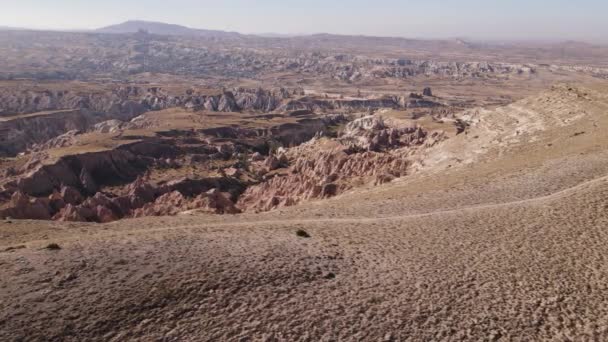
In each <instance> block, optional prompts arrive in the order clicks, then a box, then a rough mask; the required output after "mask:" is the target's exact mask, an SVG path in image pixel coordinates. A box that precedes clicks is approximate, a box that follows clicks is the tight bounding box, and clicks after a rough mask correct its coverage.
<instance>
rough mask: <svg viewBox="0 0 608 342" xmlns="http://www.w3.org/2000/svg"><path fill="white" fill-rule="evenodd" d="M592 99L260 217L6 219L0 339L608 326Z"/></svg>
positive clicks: (606, 333) (603, 117)
mask: <svg viewBox="0 0 608 342" xmlns="http://www.w3.org/2000/svg"><path fill="white" fill-rule="evenodd" d="M594 113H595V114H594V115H595V116H594V120H593V121H589V120H584V119H583V120H582V121H581V122H580V123H576V124H574V126H572V125H571V126H567V127H558V128H555V129H551V130H548V131H546V132H540V133H536V136H535V139H533V142H526V141H522V142H520V143H518V144H515V145H513V146H508V147H504V148H502V149H501V150H500V151H499V152H500V153H498V152H496V153H494V152H489V154H487V156H486V157H484V158H483V159H480V160H478V161H477V162H475V163H472V164H468V165H461V166H455V167H451V168H448V169H445V170H443V171H441V172H435V173H419V174H414V175H412V176H411V177H408V178H407V179H403V180H400V181H396V182H393V183H390V184H387V185H385V186H382V187H377V188H371V189H359V190H357V191H353V192H351V193H347V194H345V195H343V196H340V197H337V198H335V199H332V200H327V201H322V202H312V203H308V204H304V205H301V206H296V207H291V208H285V209H281V210H276V211H273V212H270V213H265V214H244V215H238V216H221V217H219V216H202V215H184V216H178V217H163V218H142V219H136V220H125V221H120V222H114V223H111V224H106V225H98V224H74V223H71V224H65V223H57V222H35V221H12V222H10V223H9V222H3V223H0V251H2V252H0V340H2V341H13V340H15V341H19V340H34V341H43V340H68V341H84V340H99V341H124V340H139V341H154V340H158V341H431V340H438V341H442V340H446V341H451V340H475V341H477V340H490V341H495V340H500V341H510V340H516V341H538V340H551V341H585V340H590V341H592V340H595V341H601V340H607V339H608V262H607V260H606V259H605V258H606V257H605V256H606V255H608V230H606V227H608V201H607V199H608V137H606V134H605V132H606V131H605V129H606V127H607V126H608V125H607V123H608V118H607V117H608V111H606V112H605V113H604V112H602V111H599V112H594ZM581 131H584V132H585V134H580V135H573V132H581ZM548 141H550V143H548ZM493 153H494V154H493ZM298 229H303V230H305V231H306V232H307V233H308V234H310V238H303V237H299V236H297V235H296V231H297V230H298ZM50 243H57V244H58V245H59V246H60V247H61V249H59V250H49V249H47V248H45V247H46V246H48V245H49V244H50Z"/></svg>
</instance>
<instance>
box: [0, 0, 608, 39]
mask: <svg viewBox="0 0 608 342" xmlns="http://www.w3.org/2000/svg"><path fill="white" fill-rule="evenodd" d="M129 19H141V20H153V21H162V22H169V23H174V24H181V25H186V26H190V27H195V28H207V29H219V30H231V31H238V32H243V33H267V32H277V33H319V32H329V33H341V34H365V35H390V36H404V37H430V38H438V37H466V38H476V39H517V40H522V39H530V40H538V39H560V40H569V39H578V40H587V41H601V42H608V0H500V1H499V0H413V1H410V0H400V1H399V0H371V1H363V0H348V1H347V0H298V1H295V0H146V1H136V0H0V26H18V27H30V28H51V29H92V28H97V27H101V26H106V25H110V24H115V23H119V22H122V21H126V20H129Z"/></svg>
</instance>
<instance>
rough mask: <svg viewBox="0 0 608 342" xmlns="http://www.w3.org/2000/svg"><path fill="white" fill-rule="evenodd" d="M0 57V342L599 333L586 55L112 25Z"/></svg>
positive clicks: (601, 135)
mask: <svg viewBox="0 0 608 342" xmlns="http://www.w3.org/2000/svg"><path fill="white" fill-rule="evenodd" d="M0 56H2V58H1V59H0V219H1V220H0V303H2V305H1V307H2V308H0V340H7V341H9V340H10V341H12V340H14V341H22V340H28V341H29V340H36V341H43V340H70V341H81V340H105V341H123V340H141V341H148V340H162V341H180V340H209V341H232V340H238V341H254V340H255V341H257V340H260V341H262V340H263V341H283V340H285V341H296V340H301V341H318V340H323V341H334V340H383V341H402V340H403V341H405V340H505V341H506V340H603V339H605V338H606V329H605V327H604V324H603V321H601V320H598V319H599V318H598V317H603V316H602V315H604V314H605V312H606V311H607V310H608V303H607V302H606V301H605V300H604V299H603V290H604V285H603V284H604V283H605V280H606V277H608V269H606V266H605V265H604V263H602V260H603V256H602V255H603V254H605V252H606V250H605V249H606V248H605V246H606V244H605V242H606V241H605V240H606V238H607V235H606V234H605V232H604V231H603V228H604V225H605V223H606V222H608V221H607V220H608V215H607V214H606V210H605V209H606V206H607V204H606V196H605V195H606V175H607V172H608V163H606V160H607V159H606V148H607V147H608V145H607V144H608V139H606V135H605V128H606V125H608V83H606V82H607V79H608V64H607V63H606V61H607V60H608V59H607V58H608V48H607V47H605V46H600V45H591V44H584V43H573V42H566V43H542V44H541V43H539V44H538V45H531V43H530V44H529V43H505V44H491V43H474V42H468V41H465V40H413V39H402V38H382V37H365V36H339V35H329V34H320V35H308V36H295V37H263V36H255V35H243V34H238V33H233V32H222V31H211V30H195V29H189V28H185V27H181V26H177V25H164V24H159V23H147V22H129V23H125V24H123V25H116V26H111V27H107V28H103V29H100V30H96V31H91V32H50V31H30V30H0ZM587 249H589V250H587ZM564 253H569V254H567V255H566V254H564ZM566 256H567V258H566Z"/></svg>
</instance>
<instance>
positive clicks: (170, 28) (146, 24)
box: [95, 20, 240, 37]
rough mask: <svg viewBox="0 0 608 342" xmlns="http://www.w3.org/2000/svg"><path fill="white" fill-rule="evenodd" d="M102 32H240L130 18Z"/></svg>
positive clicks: (221, 34)
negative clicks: (195, 27) (194, 27)
mask: <svg viewBox="0 0 608 342" xmlns="http://www.w3.org/2000/svg"><path fill="white" fill-rule="evenodd" d="M95 31H96V32H100V33H136V32H139V31H146V32H148V33H151V34H158V35H166V36H193V37H238V36H240V34H239V33H236V32H226V31H215V30H201V29H193V28H190V27H186V26H181V25H174V24H167V23H160V22H153V21H142V20H130V21H126V22H124V23H122V24H117V25H111V26H106V27H102V28H100V29H97V30H95Z"/></svg>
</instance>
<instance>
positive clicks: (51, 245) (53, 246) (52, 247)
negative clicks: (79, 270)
mask: <svg viewBox="0 0 608 342" xmlns="http://www.w3.org/2000/svg"><path fill="white" fill-rule="evenodd" d="M45 248H46V249H48V250H51V251H58V250H60V249H61V246H59V244H57V243H54V242H53V243H49V244H48V245H46V247H45Z"/></svg>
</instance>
